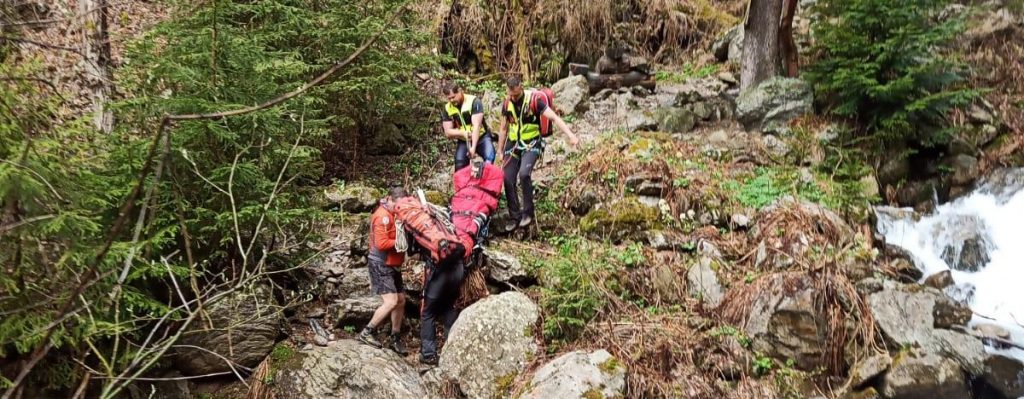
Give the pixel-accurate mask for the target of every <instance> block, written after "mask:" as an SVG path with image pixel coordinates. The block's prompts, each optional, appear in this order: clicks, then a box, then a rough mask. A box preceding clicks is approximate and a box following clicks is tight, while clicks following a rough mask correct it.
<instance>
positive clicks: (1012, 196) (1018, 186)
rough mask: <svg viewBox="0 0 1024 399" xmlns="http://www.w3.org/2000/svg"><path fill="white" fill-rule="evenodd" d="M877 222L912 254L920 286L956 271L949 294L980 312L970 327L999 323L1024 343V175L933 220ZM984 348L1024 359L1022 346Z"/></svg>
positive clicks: (888, 217) (998, 177)
mask: <svg viewBox="0 0 1024 399" xmlns="http://www.w3.org/2000/svg"><path fill="white" fill-rule="evenodd" d="M878 216H879V219H878V226H877V228H878V231H879V232H880V233H881V234H883V235H884V236H885V240H886V243H888V244H891V245H895V246H897V247H900V248H903V249H904V250H906V251H907V252H909V253H910V254H911V255H912V258H913V261H914V264H915V265H916V266H917V267H918V268H919V269H920V270H921V271H922V272H923V273H924V277H922V281H924V279H927V278H928V277H929V276H932V275H935V274H937V273H942V272H944V271H946V270H949V271H950V273H951V276H952V279H953V281H954V283H955V284H954V285H953V286H948V287H946V288H945V293H946V294H947V295H949V296H950V297H952V298H953V299H955V300H958V301H962V302H964V303H966V304H967V305H968V306H970V308H971V310H973V311H974V317H973V318H972V320H971V322H970V325H969V326H968V327H972V328H973V327H975V326H978V325H981V324H989V325H992V324H994V325H997V326H999V327H1002V328H1003V329H1005V332H1008V333H1009V337H1008V338H1006V340H1007V341H1010V342H1012V343H1013V344H1016V345H1024V326H1022V324H1024V169H1010V170H1000V171H996V172H994V173H993V174H992V175H990V176H988V177H987V178H986V179H984V180H983V181H981V182H980V183H979V184H978V186H977V188H976V189H975V190H974V191H972V192H971V193H969V194H966V195H964V196H963V197H960V198H958V199H956V200H954V201H952V202H949V203H946V204H942V205H940V206H938V207H937V208H936V209H935V211H934V212H932V213H931V214H929V215H917V214H915V213H914V212H913V210H910V209H900V210H895V211H894V210H893V208H889V210H887V211H885V212H878ZM1005 332H1003V333H1004V334H1005ZM986 350H987V351H989V352H990V353H1001V354H1003V355H1006V356H1010V357H1014V358H1016V359H1019V360H1021V361H1024V350H1021V349H1020V348H1016V347H1011V346H1007V345H999V343H998V342H994V341H989V340H986Z"/></svg>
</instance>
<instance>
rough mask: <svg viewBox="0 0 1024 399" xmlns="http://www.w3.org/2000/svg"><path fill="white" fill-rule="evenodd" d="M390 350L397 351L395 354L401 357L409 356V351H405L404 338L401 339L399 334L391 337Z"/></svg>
mask: <svg viewBox="0 0 1024 399" xmlns="http://www.w3.org/2000/svg"><path fill="white" fill-rule="evenodd" d="M388 348H390V349H391V350H393V351H395V353H397V354H399V355H400V356H405V355H408V354H409V351H408V350H406V349H405V344H404V343H402V338H401V337H399V336H398V334H392V335H391V345H388Z"/></svg>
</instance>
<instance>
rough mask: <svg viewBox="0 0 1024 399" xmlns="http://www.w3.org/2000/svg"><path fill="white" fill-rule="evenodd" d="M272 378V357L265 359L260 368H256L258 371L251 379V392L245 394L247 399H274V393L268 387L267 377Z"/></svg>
mask: <svg viewBox="0 0 1024 399" xmlns="http://www.w3.org/2000/svg"><path fill="white" fill-rule="evenodd" d="M268 376H270V356H267V358H265V359H263V361H262V362H260V365H259V366H256V370H255V371H254V372H253V373H252V376H251V377H249V381H250V384H249V391H248V392H246V394H245V399H273V398H274V393H273V392H272V391H271V390H270V387H268V386H267V383H266V381H267V377H268Z"/></svg>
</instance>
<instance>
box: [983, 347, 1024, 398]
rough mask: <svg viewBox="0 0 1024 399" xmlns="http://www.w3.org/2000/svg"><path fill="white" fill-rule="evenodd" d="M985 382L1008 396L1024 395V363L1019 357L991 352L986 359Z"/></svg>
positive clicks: (1017, 396)
mask: <svg viewBox="0 0 1024 399" xmlns="http://www.w3.org/2000/svg"><path fill="white" fill-rule="evenodd" d="M985 370H986V372H985V375H984V379H985V382H987V383H988V385H989V386H991V387H992V388H995V389H996V390H997V391H999V393H1001V394H1003V396H1005V397H1007V398H1019V397H1022V396H1024V365H1021V362H1020V361H1019V360H1017V359H1013V358H1009V357H1006V356H1003V355H999V354H990V355H988V358H987V359H985Z"/></svg>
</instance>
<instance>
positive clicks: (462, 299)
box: [455, 267, 490, 310]
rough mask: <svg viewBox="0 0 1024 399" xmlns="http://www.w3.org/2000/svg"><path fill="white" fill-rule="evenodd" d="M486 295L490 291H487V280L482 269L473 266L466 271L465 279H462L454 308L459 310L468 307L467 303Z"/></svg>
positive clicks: (474, 301)
mask: <svg viewBox="0 0 1024 399" xmlns="http://www.w3.org/2000/svg"><path fill="white" fill-rule="evenodd" d="M488 295H490V293H489V292H488V291H487V280H486V278H485V277H484V273H483V270H481V269H480V268H479V267H474V268H472V269H470V270H469V271H468V272H467V273H466V279H465V280H463V282H462V286H461V287H460V288H459V299H458V300H457V301H456V302H455V308H456V309H459V310H461V309H465V308H468V307H469V305H472V304H474V303H476V301H479V300H481V299H484V298H486V297H487V296H488Z"/></svg>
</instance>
